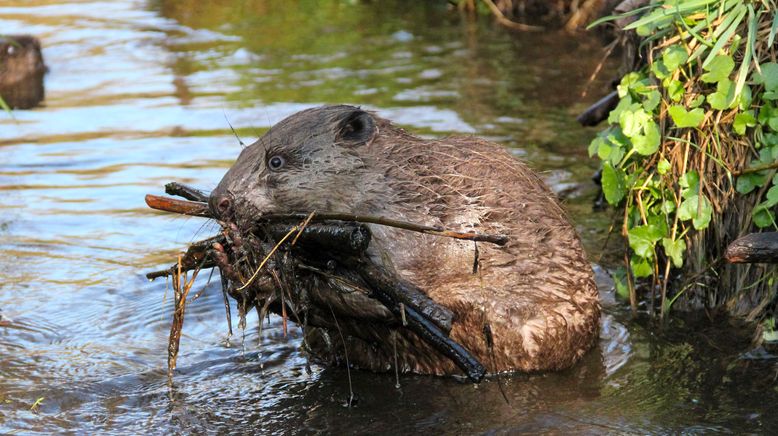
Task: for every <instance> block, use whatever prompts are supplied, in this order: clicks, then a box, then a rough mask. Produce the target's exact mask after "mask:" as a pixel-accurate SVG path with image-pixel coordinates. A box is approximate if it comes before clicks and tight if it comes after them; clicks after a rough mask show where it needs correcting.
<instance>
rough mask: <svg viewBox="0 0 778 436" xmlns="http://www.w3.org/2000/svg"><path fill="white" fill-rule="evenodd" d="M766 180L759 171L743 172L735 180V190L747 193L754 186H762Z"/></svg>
mask: <svg viewBox="0 0 778 436" xmlns="http://www.w3.org/2000/svg"><path fill="white" fill-rule="evenodd" d="M766 181H767V176H766V175H765V174H760V173H748V174H743V175H742V176H739V177H738V178H737V182H735V190H736V191H737V192H739V193H741V194H748V193H749V192H751V191H753V190H754V189H755V188H759V187H762V186H764V184H765V182H766Z"/></svg>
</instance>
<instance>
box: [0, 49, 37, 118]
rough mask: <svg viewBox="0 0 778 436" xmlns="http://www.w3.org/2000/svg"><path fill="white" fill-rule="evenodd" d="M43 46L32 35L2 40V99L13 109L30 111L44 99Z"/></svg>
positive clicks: (0, 64)
mask: <svg viewBox="0 0 778 436" xmlns="http://www.w3.org/2000/svg"><path fill="white" fill-rule="evenodd" d="M45 72H46V66H45V64H44V63H43V55H42V54H41V44H40V41H38V39H37V38H35V37H32V36H29V35H14V36H0V97H1V98H2V99H3V101H4V102H5V103H6V104H7V105H8V107H10V108H12V109H30V108H33V107H35V106H37V105H38V104H39V103H40V102H41V101H43V98H44V89H43V75H44V73H45Z"/></svg>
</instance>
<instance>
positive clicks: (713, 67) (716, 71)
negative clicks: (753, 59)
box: [700, 55, 735, 83]
mask: <svg viewBox="0 0 778 436" xmlns="http://www.w3.org/2000/svg"><path fill="white" fill-rule="evenodd" d="M703 69H704V70H705V71H707V73H705V74H703V75H702V76H700V79H701V80H702V81H703V82H706V83H715V82H718V81H721V80H724V79H726V78H728V77H729V74H730V73H731V72H732V70H733V69H735V61H733V60H732V57H731V56H727V55H716V57H714V58H713V60H712V61H710V63H709V64H708V65H706V66H704V67H703Z"/></svg>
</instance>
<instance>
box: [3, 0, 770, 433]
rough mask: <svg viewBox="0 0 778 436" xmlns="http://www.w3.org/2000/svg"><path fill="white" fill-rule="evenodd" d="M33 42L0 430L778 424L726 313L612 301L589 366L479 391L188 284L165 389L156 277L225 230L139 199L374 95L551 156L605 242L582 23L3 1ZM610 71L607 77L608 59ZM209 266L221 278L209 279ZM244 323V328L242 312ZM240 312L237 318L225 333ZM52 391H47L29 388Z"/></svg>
mask: <svg viewBox="0 0 778 436" xmlns="http://www.w3.org/2000/svg"><path fill="white" fill-rule="evenodd" d="M22 32H24V33H32V34H35V35H37V36H39V37H40V38H41V39H42V41H43V44H44V47H45V49H44V56H45V59H46V61H47V63H48V65H49V66H50V72H49V74H48V75H47V77H46V87H47V99H46V106H45V107H43V108H39V109H36V110H33V111H17V112H14V114H13V118H10V117H9V116H8V115H6V114H0V210H1V211H2V213H1V214H0V316H1V318H0V433H6V432H21V433H32V432H39V433H53V432H63V431H72V432H77V433H96V432H99V433H152V434H162V433H165V434H167V433H171V432H173V433H189V432H205V431H214V432H234V433H249V432H257V433H297V432H300V433H315V432H322V433H338V434H339V433H367V432H370V433H411V432H422V431H426V432H430V433H431V434H440V433H457V434H462V433H464V434H469V433H482V432H490V433H513V432H521V431H525V432H558V433H571V432H575V433H597V434H599V433H625V432H627V433H653V432H656V433H676V432H689V433H696V432H703V431H723V432H729V431H731V432H741V431H749V432H765V433H770V431H771V430H772V431H775V429H776V428H777V427H778V418H777V417H776V415H775V406H776V405H778V393H777V392H776V383H775V381H774V380H775V378H774V377H775V374H776V373H775V369H774V366H773V365H774V360H771V359H769V358H766V357H769V356H765V355H760V354H757V353H750V354H749V353H747V352H748V350H749V347H748V344H747V343H746V342H744V341H743V339H742V337H739V336H737V335H735V334H734V331H733V329H731V328H729V327H727V328H724V329H714V328H712V327H710V322H708V321H706V320H702V321H701V322H697V323H694V324H692V325H686V324H684V323H681V322H680V321H676V322H675V323H674V324H673V325H672V326H671V328H670V329H669V330H670V331H671V332H672V333H673V334H662V335H656V334H655V333H654V330H653V329H652V328H650V327H648V326H647V323H644V322H642V321H631V320H630V319H629V317H628V316H627V315H626V314H625V312H624V310H623V306H622V304H621V303H619V304H614V303H613V302H612V301H611V300H612V296H611V294H610V293H609V289H608V285H607V280H605V279H603V280H602V281H603V286H602V287H603V296H604V299H605V301H606V303H607V306H606V316H605V318H604V322H603V334H602V340H601V344H600V346H599V347H598V348H596V349H595V350H593V351H592V352H591V353H590V354H589V355H588V356H587V357H586V358H585V360H584V361H583V362H582V363H581V364H580V365H578V366H576V367H575V368H573V369H571V370H568V371H565V372H562V373H557V374H542V375H531V376H526V375H524V376H513V377H509V378H503V379H502V380H501V383H502V385H503V389H504V391H505V394H506V396H507V397H508V399H509V402H506V401H505V400H504V399H503V396H502V395H501V393H500V391H499V389H498V383H497V382H496V381H494V380H491V381H487V382H484V383H483V384H481V385H480V386H477V387H476V386H473V385H471V384H463V383H460V382H457V381H454V380H451V379H443V378H432V377H403V378H402V380H401V387H400V388H399V389H397V388H395V382H394V378H393V376H391V375H384V374H378V375H377V374H372V373H366V372H359V371H353V372H352V373H351V377H352V378H353V383H354V391H355V393H356V395H357V396H358V399H359V402H358V404H357V406H356V407H355V408H350V409H349V408H345V407H343V403H344V401H345V399H346V397H347V395H348V381H347V380H348V379H347V374H346V371H345V370H344V369H339V368H324V367H319V366H316V365H312V366H311V368H310V372H308V371H306V359H305V355H304V354H303V353H301V352H300V350H299V346H300V340H299V331H297V330H296V329H293V331H292V335H291V337H290V338H284V337H283V335H282V333H281V328H280V323H279V322H277V320H272V321H271V323H270V325H269V326H267V327H266V328H265V329H264V330H263V332H262V334H261V336H260V335H259V333H258V331H257V329H256V327H255V326H256V321H257V320H256V317H255V316H254V318H251V317H249V320H248V321H249V322H248V324H249V328H247V329H246V330H245V332H242V333H241V332H240V330H236V331H237V332H238V334H237V336H234V337H232V338H229V339H228V338H227V328H226V325H225V319H224V313H223V309H222V306H221V294H220V292H219V290H218V288H217V287H216V286H214V285H213V284H212V285H206V280H205V277H203V280H201V281H200V282H199V283H198V288H197V289H198V290H199V289H203V288H204V289H205V292H204V294H203V296H202V297H201V298H200V299H198V300H197V301H195V302H193V303H191V304H190V305H189V309H188V312H187V318H186V323H185V325H184V334H185V335H184V338H183V339H182V343H181V355H180V357H179V361H178V363H179V371H178V372H177V374H176V375H175V383H174V386H173V387H168V385H167V377H166V375H165V370H164V369H165V365H166V346H167V334H168V331H169V325H170V320H171V313H172V307H171V301H170V293H169V292H168V293H167V297H168V298H167V299H166V297H165V295H166V289H165V283H164V282H163V281H157V282H153V283H150V282H148V281H146V280H145V279H144V277H143V274H144V273H145V272H147V271H150V270H154V269H158V268H160V267H163V266H167V265H168V264H170V263H171V261H172V259H174V257H175V254H176V253H177V251H178V250H179V249H181V248H182V247H184V246H185V244H186V243H188V242H190V241H193V240H195V239H198V238H202V237H206V236H210V235H211V234H212V233H213V232H214V231H215V226H214V225H213V224H211V223H208V222H203V221H201V220H198V219H185V218H179V217H171V216H166V215H162V214H156V213H154V212H152V211H150V210H148V209H147V208H146V207H145V205H144V203H143V196H144V194H146V193H161V191H162V186H163V184H164V183H166V182H168V181H173V180H175V181H180V182H184V183H189V184H193V185H196V186H200V187H202V188H204V189H209V188H211V187H213V186H214V185H215V184H216V182H217V181H218V180H219V179H220V178H221V175H222V174H223V172H224V171H225V169H226V168H227V167H228V166H229V165H230V163H231V161H232V160H233V159H234V158H235V157H236V156H237V154H238V152H239V151H240V145H239V144H238V143H237V141H236V139H235V138H234V137H233V136H232V135H231V133H230V132H229V128H228V125H227V121H226V119H229V121H230V122H231V123H232V125H233V126H235V127H236V129H237V130H238V132H239V134H240V135H241V136H242V137H243V138H244V140H245V141H246V142H248V141H249V140H252V139H253V138H255V137H256V136H257V135H259V134H261V133H262V132H263V131H264V130H266V129H267V128H268V127H269V126H270V125H271V124H272V123H273V122H275V121H278V120H279V119H281V118H282V117H284V116H286V115H288V114H291V113H293V112H295V111H297V110H299V109H302V108H306V107H310V106H313V105H318V104H322V103H352V104H359V105H363V106H366V107H369V108H373V109H377V110H378V111H379V112H380V113H381V114H382V115H383V116H386V117H388V118H391V119H394V120H395V121H397V122H398V123H399V124H402V125H404V126H405V127H407V128H408V129H410V130H412V131H414V132H417V133H421V134H424V135H444V134H452V133H477V134H479V135H482V136H487V137H490V138H492V139H495V140H497V141H499V142H501V143H503V144H505V145H506V146H507V147H510V148H511V150H512V151H514V152H515V154H516V155H517V156H519V157H521V158H523V159H526V160H527V161H529V162H530V163H531V164H532V166H534V167H535V168H537V169H539V170H541V171H543V174H544V177H545V178H546V180H547V181H548V182H549V183H550V184H551V185H552V187H553V188H554V189H555V190H556V191H557V192H560V193H561V194H563V195H564V196H565V197H566V201H567V204H568V207H569V209H570V210H571V212H572V215H573V217H574V219H575V220H576V222H577V224H578V226H579V229H580V230H581V232H582V234H583V236H584V239H585V241H586V244H587V247H588V249H589V251H590V252H591V254H592V258H593V259H596V258H597V257H598V256H599V254H600V251H601V246H602V241H603V240H604V237H605V228H606V225H607V223H608V219H609V218H608V216H607V214H593V213H591V207H590V203H591V201H592V198H593V196H594V190H593V188H592V186H591V185H590V183H589V181H588V179H589V177H590V175H591V173H592V172H593V171H594V169H595V167H596V163H595V162H593V161H590V160H588V159H587V158H586V154H585V150H586V143H587V141H588V139H589V138H590V137H591V135H592V134H593V132H592V131H589V130H584V129H582V128H579V127H578V126H577V125H576V124H575V122H574V116H575V115H576V114H577V112H579V111H580V110H581V109H583V108H584V107H585V106H586V105H587V103H590V102H591V101H592V100H593V99H594V97H596V94H597V93H599V92H601V91H602V89H603V83H604V82H605V81H606V79H608V78H609V77H603V78H602V80H598V82H596V83H595V85H594V87H593V91H592V92H593V93H594V94H595V95H590V96H588V97H586V98H581V97H580V94H581V92H582V91H583V89H584V85H585V83H586V79H587V77H588V76H589V74H590V73H591V71H592V70H593V68H594V67H595V65H596V63H597V62H598V61H599V58H600V56H601V52H600V50H599V48H598V47H599V43H598V42H597V41H594V40H590V39H586V38H583V37H572V36H565V35H560V34H556V33H553V32H550V33H545V34H521V33H518V34H517V33H511V32H509V31H506V30H504V29H502V28H498V27H495V26H493V25H492V23H491V22H490V20H488V19H484V20H482V21H476V22H473V21H468V20H466V19H463V17H461V16H459V15H458V14H457V13H456V12H451V11H448V10H447V7H446V2H443V1H439V2H415V1H384V2H372V3H370V2H364V3H363V2H358V1H327V2H314V1H299V2H281V1H276V2H271V1H260V0H247V1H242V2H238V1H236V2H228V1H208V2H205V1H196V0H189V1H186V0H183V1H174V0H168V1H164V0H148V1H132V0H121V1H118V0H117V1H110V2H109V1H105V2H89V1H79V2H76V1H71V2H67V3H65V2H55V1H43V0H41V1H23V0H18V1H16V0H12V1H7V0H6V1H3V2H2V3H0V33H8V34H13V33H22ZM606 76H607V74H606ZM212 282H213V283H217V282H218V280H212ZM233 322H235V320H234V321H233ZM235 328H236V329H237V326H235ZM36 403H37V404H36Z"/></svg>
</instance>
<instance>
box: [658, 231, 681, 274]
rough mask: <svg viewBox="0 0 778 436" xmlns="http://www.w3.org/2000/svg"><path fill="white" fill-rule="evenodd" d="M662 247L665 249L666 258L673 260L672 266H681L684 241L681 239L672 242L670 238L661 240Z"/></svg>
mask: <svg viewBox="0 0 778 436" xmlns="http://www.w3.org/2000/svg"><path fill="white" fill-rule="evenodd" d="M662 247H663V248H664V249H665V254H666V255H667V257H669V258H670V259H672V260H673V266H675V267H676V268H680V267H682V266H683V253H684V251H686V241H684V240H683V239H677V240H675V241H673V240H672V239H670V238H662Z"/></svg>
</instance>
